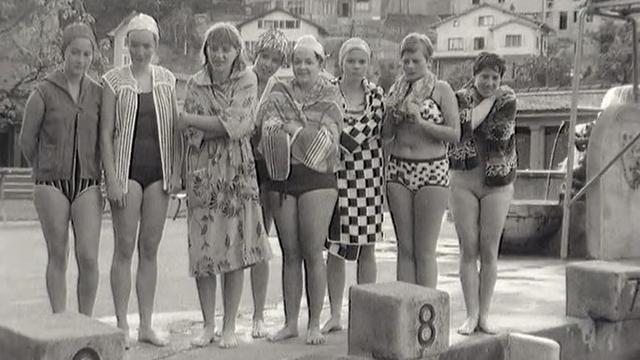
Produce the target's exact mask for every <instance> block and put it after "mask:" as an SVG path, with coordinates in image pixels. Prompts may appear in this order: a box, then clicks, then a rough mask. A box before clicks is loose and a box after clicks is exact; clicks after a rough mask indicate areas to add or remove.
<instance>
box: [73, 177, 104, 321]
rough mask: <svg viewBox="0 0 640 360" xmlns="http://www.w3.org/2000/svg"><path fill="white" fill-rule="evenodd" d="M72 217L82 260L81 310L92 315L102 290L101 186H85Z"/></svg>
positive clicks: (79, 290)
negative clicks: (100, 288)
mask: <svg viewBox="0 0 640 360" xmlns="http://www.w3.org/2000/svg"><path fill="white" fill-rule="evenodd" d="M71 219H72V223H73V233H74V234H75V235H74V238H75V250H76V261H77V263H78V307H79V309H80V313H82V314H85V315H87V316H91V314H92V313H93V305H94V304H95V302H96V293H97V291H98V279H99V273H98V272H99V270H98V250H99V249H100V226H101V225H102V195H101V194H100V188H98V187H97V186H96V187H92V188H89V189H87V190H85V191H84V192H83V193H82V194H81V195H80V196H79V197H78V198H77V199H76V200H75V201H74V202H73V204H71Z"/></svg>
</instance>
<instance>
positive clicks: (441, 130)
mask: <svg viewBox="0 0 640 360" xmlns="http://www.w3.org/2000/svg"><path fill="white" fill-rule="evenodd" d="M436 86H437V87H436V91H437V92H438V94H439V95H440V96H439V98H440V109H441V110H442V116H443V117H444V124H441V125H438V124H435V123H433V122H431V121H422V120H421V117H420V116H419V115H418V117H417V118H418V119H419V120H418V121H417V123H418V124H420V125H421V127H422V128H423V129H424V131H425V133H427V134H429V135H430V136H432V137H434V138H436V139H439V140H442V141H446V142H449V143H457V142H459V141H460V118H459V116H460V115H459V114H458V102H457V101H456V96H455V94H454V93H453V90H452V89H451V86H450V85H449V84H448V83H446V82H444V81H438V82H437V84H436ZM415 115H417V114H414V116H415Z"/></svg>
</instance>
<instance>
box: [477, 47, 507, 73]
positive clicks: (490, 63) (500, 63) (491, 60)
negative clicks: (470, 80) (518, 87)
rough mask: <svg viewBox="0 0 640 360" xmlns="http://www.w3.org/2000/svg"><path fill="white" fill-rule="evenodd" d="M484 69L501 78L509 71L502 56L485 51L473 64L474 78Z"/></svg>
mask: <svg viewBox="0 0 640 360" xmlns="http://www.w3.org/2000/svg"><path fill="white" fill-rule="evenodd" d="M484 69H491V70H494V71H496V72H497V73H498V74H500V77H502V76H503V75H504V72H505V70H506V69H507V64H506V62H505V61H504V59H503V58H502V56H500V55H498V54H496V53H491V52H486V51H483V52H481V53H480V54H478V56H476V59H475V60H474V62H473V76H476V75H477V74H478V73H480V72H481V71H482V70H484Z"/></svg>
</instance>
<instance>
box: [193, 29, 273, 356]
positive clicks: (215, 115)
mask: <svg viewBox="0 0 640 360" xmlns="http://www.w3.org/2000/svg"><path fill="white" fill-rule="evenodd" d="M242 44H243V41H242V40H241V38H240V35H239V34H238V32H237V30H236V29H235V28H234V27H233V26H232V25H229V24H224V23H223V24H216V25H214V26H213V27H212V28H211V29H210V30H209V32H208V33H207V36H206V37H205V44H204V48H203V51H204V56H205V67H204V69H203V70H201V71H200V72H198V73H197V74H195V75H194V76H193V77H192V78H191V79H190V80H189V83H188V84H187V95H186V100H185V106H184V110H185V113H186V114H183V116H182V125H183V126H185V127H186V139H187V147H188V148H187V158H186V164H185V165H186V187H187V196H188V202H187V207H188V211H189V213H188V228H189V230H188V231H189V267H190V272H191V275H193V276H194V277H196V283H197V286H198V293H199V296H200V304H201V306H202V312H203V315H204V320H205V326H204V331H203V333H202V334H201V335H200V336H199V337H197V338H196V339H194V341H193V344H194V345H196V346H206V345H208V344H209V343H211V342H212V341H213V339H214V334H215V327H214V325H215V323H214V317H215V288H216V277H215V276H216V275H218V274H222V275H223V281H222V285H223V290H222V293H223V302H224V320H223V330H222V339H221V340H220V347H223V348H226V347H235V346H237V339H236V337H235V318H236V315H237V311H238V305H239V301H240V295H241V293H242V284H243V271H242V270H243V269H244V268H246V267H248V266H252V265H254V264H256V263H259V262H262V261H264V260H267V259H268V258H269V257H270V255H271V251H270V248H269V244H268V242H267V234H266V232H265V230H264V225H263V221H262V211H261V208H260V201H259V192H258V184H257V181H256V171H255V165H254V159H253V154H252V150H251V144H250V137H251V134H252V132H253V129H254V126H255V106H256V101H257V80H256V75H255V73H254V72H253V71H251V70H249V69H247V67H246V63H245V61H244V57H243V46H242Z"/></svg>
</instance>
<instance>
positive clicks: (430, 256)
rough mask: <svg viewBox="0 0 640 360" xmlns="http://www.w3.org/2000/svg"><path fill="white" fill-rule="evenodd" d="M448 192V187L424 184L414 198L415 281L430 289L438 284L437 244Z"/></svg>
mask: <svg viewBox="0 0 640 360" xmlns="http://www.w3.org/2000/svg"><path fill="white" fill-rule="evenodd" d="M448 196H449V189H447V188H445V187H441V186H425V187H423V188H422V189H420V190H419V191H418V192H417V193H416V196H415V198H414V202H413V221H414V224H413V229H414V233H413V238H414V239H413V249H414V250H413V251H414V257H415V265H416V270H415V271H416V284H418V285H421V286H426V287H429V288H433V289H435V288H436V285H437V284H438V261H437V259H436V247H437V245H438V236H439V235H440V227H441V226H442V216H443V215H444V210H445V209H446V207H447V198H448Z"/></svg>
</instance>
